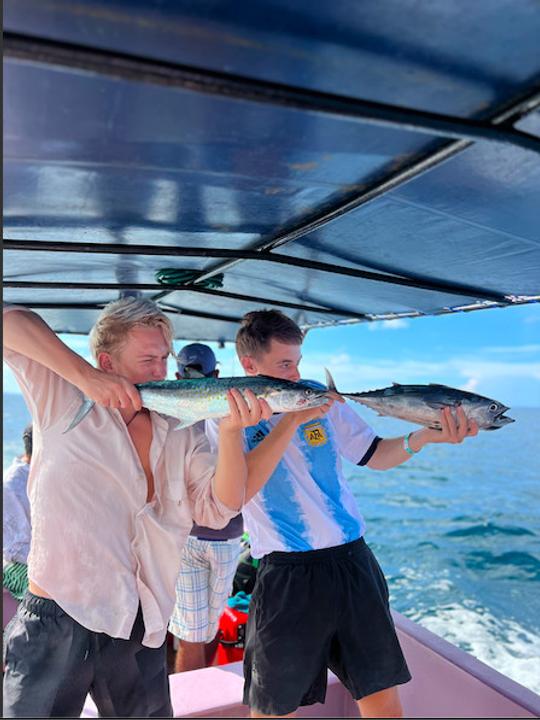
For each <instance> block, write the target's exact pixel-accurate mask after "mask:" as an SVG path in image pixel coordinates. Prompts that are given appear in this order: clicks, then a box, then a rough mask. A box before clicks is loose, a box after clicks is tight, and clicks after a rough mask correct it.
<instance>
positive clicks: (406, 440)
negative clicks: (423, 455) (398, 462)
mask: <svg viewBox="0 0 540 720" xmlns="http://www.w3.org/2000/svg"><path fill="white" fill-rule="evenodd" d="M413 432H414V430H413V431H412V432H410V433H409V434H408V435H405V437H404V438H403V449H404V450H405V452H406V453H408V454H409V455H416V453H417V452H420V451H419V450H413V449H412V447H411V446H410V445H409V438H410V437H411V435H412V434H413Z"/></svg>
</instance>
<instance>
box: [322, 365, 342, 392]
mask: <svg viewBox="0 0 540 720" xmlns="http://www.w3.org/2000/svg"><path fill="white" fill-rule="evenodd" d="M324 374H325V375H326V387H327V388H328V389H329V390H332V391H333V392H336V393H337V392H339V391H338V389H337V387H336V383H335V382H334V378H333V377H332V374H331V373H330V370H329V369H328V368H324Z"/></svg>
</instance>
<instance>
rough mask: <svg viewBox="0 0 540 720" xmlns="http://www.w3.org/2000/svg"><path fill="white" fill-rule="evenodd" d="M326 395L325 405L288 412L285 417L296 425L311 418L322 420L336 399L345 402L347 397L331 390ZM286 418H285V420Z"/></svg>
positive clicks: (298, 425)
mask: <svg viewBox="0 0 540 720" xmlns="http://www.w3.org/2000/svg"><path fill="white" fill-rule="evenodd" d="M326 397H327V401H326V402H325V403H324V405H319V406H318V407H312V408H309V409H308V410H299V411H298V412H291V413H287V414H286V415H285V418H287V420H288V422H291V423H293V424H294V425H296V427H300V425H303V424H304V423H307V422H310V421H311V420H320V419H321V418H323V417H324V416H325V415H326V413H327V412H328V411H329V410H330V408H331V407H332V405H333V404H334V403H335V402H336V401H337V402H340V403H344V402H345V398H344V397H342V396H341V395H339V393H335V392H331V391H329V392H328V393H326ZM285 418H283V420H284V419H285ZM283 420H282V422H283Z"/></svg>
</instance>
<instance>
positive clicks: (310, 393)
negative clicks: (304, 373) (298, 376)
mask: <svg viewBox="0 0 540 720" xmlns="http://www.w3.org/2000/svg"><path fill="white" fill-rule="evenodd" d="M313 392H314V391H313V390H312V389H311V388H305V390H304V395H305V396H306V397H310V396H311V395H313Z"/></svg>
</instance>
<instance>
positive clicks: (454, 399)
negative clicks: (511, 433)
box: [326, 370, 514, 430]
mask: <svg viewBox="0 0 540 720" xmlns="http://www.w3.org/2000/svg"><path fill="white" fill-rule="evenodd" d="M326 382H327V385H328V389H329V390H333V391H334V392H339V391H338V390H336V386H335V383H334V380H333V378H332V376H331V375H330V373H329V372H328V370H327V371H326ZM340 394H341V395H342V396H343V397H346V398H349V399H350V400H354V402H357V403H361V404H362V405H366V406H367V407H369V408H371V409H372V410H375V411H376V412H377V413H378V414H379V415H388V416H391V417H396V418H400V419H401V420H408V421H409V422H412V423H417V424H418V425H426V426H427V427H431V428H436V429H438V430H440V429H441V424H440V421H439V418H440V412H441V410H442V408H443V407H446V406H447V405H448V406H450V407H452V408H456V407H457V406H458V405H461V406H462V407H463V410H464V412H465V415H466V416H467V418H469V419H471V420H474V421H475V422H476V423H478V427H479V428H480V429H481V430H497V429H498V428H501V427H504V426H505V425H508V424H509V423H513V422H514V419H513V418H511V417H507V416H506V415H504V413H505V412H506V411H507V410H509V409H510V408H508V407H507V406H506V405H503V404H502V403H500V402H497V400H491V399H490V398H487V397H483V396H482V395H476V393H471V392H467V391H465V390H457V389H456V388H452V387H448V386H447V385H437V384H434V383H430V384H429V385H400V384H399V383H393V384H392V386H391V387H385V388H381V389H380V390H369V391H367V392H358V393H340ZM454 416H455V413H454Z"/></svg>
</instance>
